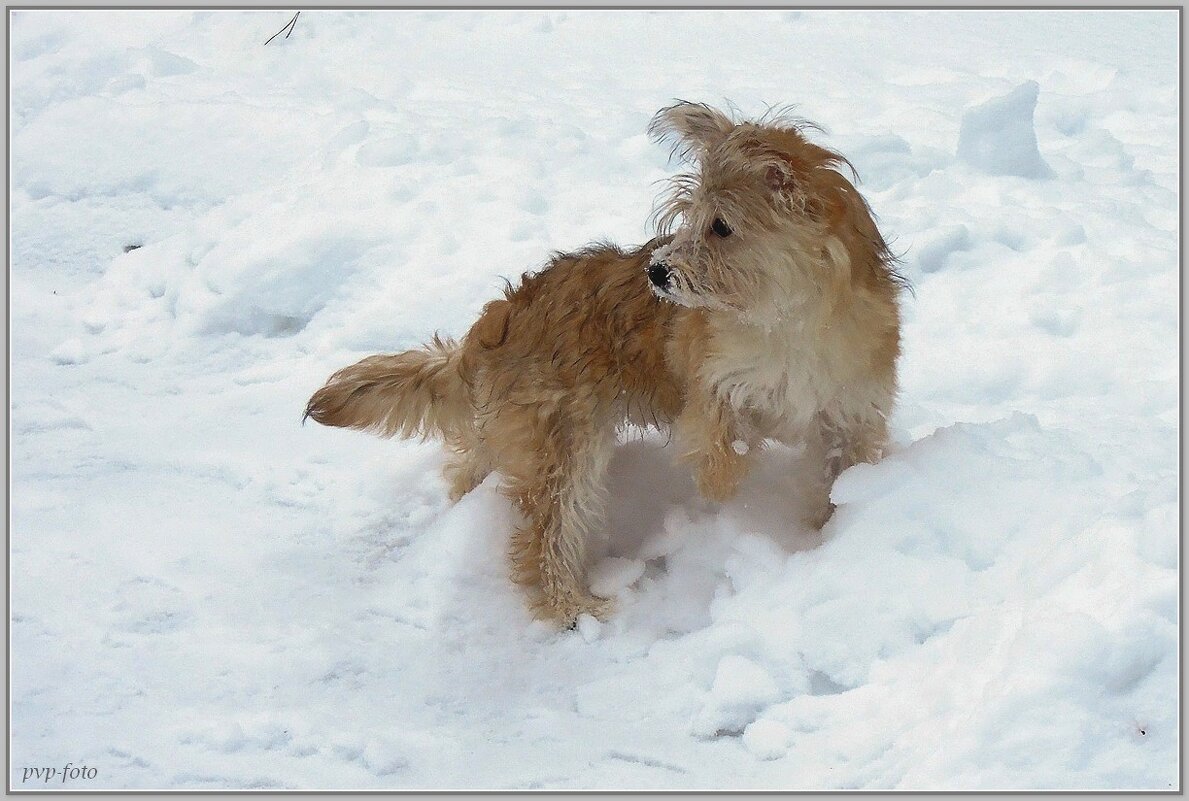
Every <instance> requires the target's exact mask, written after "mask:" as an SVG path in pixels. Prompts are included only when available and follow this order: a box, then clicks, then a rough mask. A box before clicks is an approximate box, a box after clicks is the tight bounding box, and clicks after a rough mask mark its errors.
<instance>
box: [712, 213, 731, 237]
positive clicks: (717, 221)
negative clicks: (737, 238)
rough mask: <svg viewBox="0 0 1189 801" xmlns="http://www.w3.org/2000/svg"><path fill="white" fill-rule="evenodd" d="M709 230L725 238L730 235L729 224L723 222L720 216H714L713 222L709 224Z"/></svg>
mask: <svg viewBox="0 0 1189 801" xmlns="http://www.w3.org/2000/svg"><path fill="white" fill-rule="evenodd" d="M710 230H711V231H713V232H714V233H716V234H717V235H719V236H721V237H722V238H723V239H726V238H727V237H728V236H730V235H731V226H729V225H727V224H726V223H725V222H723V219H722V217H715V218H714V223H713V224H711V226H710Z"/></svg>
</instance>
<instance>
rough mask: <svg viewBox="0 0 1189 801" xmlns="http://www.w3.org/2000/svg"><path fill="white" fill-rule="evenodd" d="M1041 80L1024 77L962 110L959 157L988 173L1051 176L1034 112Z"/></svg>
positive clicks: (1024, 176) (1033, 176)
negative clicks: (998, 94) (1004, 90)
mask: <svg viewBox="0 0 1189 801" xmlns="http://www.w3.org/2000/svg"><path fill="white" fill-rule="evenodd" d="M1039 95H1040V84H1038V83H1037V82H1036V81H1026V82H1025V83H1022V84H1020V85H1019V86H1017V87H1016V88H1015V89H1013V90H1011V91H1010V92H1008V93H1007V94H1006V95H1003V96H1001V97H994V98H991V99H990V100H988V101H986V102H985V103H981V104H979V105H977V106H972V107H970V108H968V109H966V111H965V113H963V114H962V128H961V131H960V133H959V134H958V158H959V159H960V160H961V161H965V162H966V163H967V164H970V165H972V166H974V167H977V168H978V169H980V170H982V171H983V172H987V173H990V174H991V175H1018V176H1020V177H1022V178H1051V177H1052V175H1053V171H1052V170H1051V169H1050V168H1049V165H1048V164H1046V163H1045V161H1044V159H1043V158H1041V155H1040V149H1039V147H1038V146H1037V143H1036V128H1035V126H1034V124H1033V114H1034V112H1035V111H1036V101H1037V98H1038V97H1039Z"/></svg>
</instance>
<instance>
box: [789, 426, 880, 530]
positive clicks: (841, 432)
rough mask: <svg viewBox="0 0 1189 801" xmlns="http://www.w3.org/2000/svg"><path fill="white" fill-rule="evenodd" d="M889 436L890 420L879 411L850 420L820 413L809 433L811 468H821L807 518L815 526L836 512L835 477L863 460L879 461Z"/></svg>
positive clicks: (818, 470)
mask: <svg viewBox="0 0 1189 801" xmlns="http://www.w3.org/2000/svg"><path fill="white" fill-rule="evenodd" d="M887 437H888V428H887V422H886V420H885V418H884V416H883V415H882V414H880V413H879V412H878V411H876V412H875V413H874V414H869V415H864V416H854V417H849V418H847V422H846V423H843V422H840V421H838V420H835V419H834V418H833V417H832V416H831V415H828V414H826V413H819V414H818V416H817V421H816V425H814V426H813V427H811V430H810V431H809V432H808V435H807V436H806V445H807V446H808V447H807V458H808V459H809V461H810V464H811V469H813V470H816V471H817V486H816V487H815V488H814V490H815V491H814V502H813V504H812V508H811V509H810V512H809V519H808V521H807V522H808V523H809V524H810V525H811V526H813V527H814V528H821V527H822V526H824V525H825V524H826V521H828V520H829V519H830V517H831V515H833V514H834V503H833V501H831V500H830V491H831V490H832V489H833V486H834V480H835V479H837V478H838V476H840V475H841V474H842V472H843V471H844V470H846V469H847V468H849V467H852V466H853V465H856V464H859V463H860V462H868V463H872V464H874V463H875V462H878V461H879V460H880V458H881V457H882V456H883V451H884V448H885V446H886V445H887Z"/></svg>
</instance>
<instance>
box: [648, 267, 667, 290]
mask: <svg viewBox="0 0 1189 801" xmlns="http://www.w3.org/2000/svg"><path fill="white" fill-rule="evenodd" d="M671 278H672V275H671V274H670V272H669V265H667V264H665V263H663V262H654V263H652V264H650V265H648V280H649V281H651V282H652V285H653V286H654V287H656V288H657V289H661V290H667V289H668V288H669V281H670V280H671Z"/></svg>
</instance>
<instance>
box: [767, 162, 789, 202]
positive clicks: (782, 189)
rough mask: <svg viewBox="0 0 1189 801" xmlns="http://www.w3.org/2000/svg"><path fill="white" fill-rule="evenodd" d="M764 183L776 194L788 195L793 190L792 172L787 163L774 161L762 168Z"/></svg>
mask: <svg viewBox="0 0 1189 801" xmlns="http://www.w3.org/2000/svg"><path fill="white" fill-rule="evenodd" d="M764 183H766V184H767V185H768V188H769V189H771V190H772V191H773V192H776V193H777V194H788V193H789V192H790V191H792V188H793V170H792V168H791V167H790V166H789V164H788V162H786V161H784V160H783V159H776V160H774V161H771V162H769V163H768V165H767V166H766V167H765V168H764Z"/></svg>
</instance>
